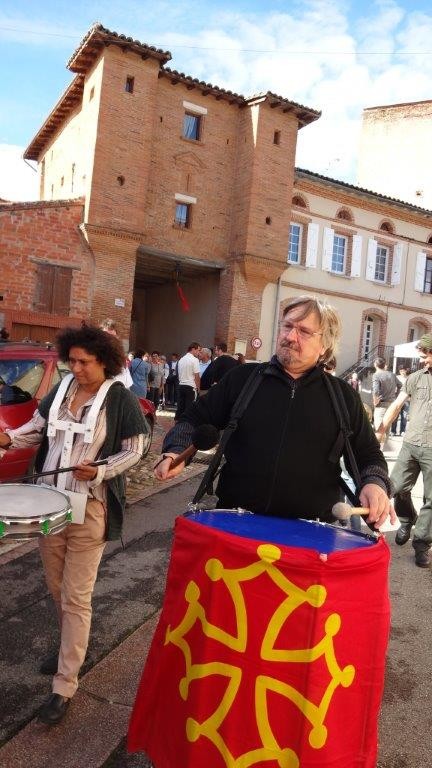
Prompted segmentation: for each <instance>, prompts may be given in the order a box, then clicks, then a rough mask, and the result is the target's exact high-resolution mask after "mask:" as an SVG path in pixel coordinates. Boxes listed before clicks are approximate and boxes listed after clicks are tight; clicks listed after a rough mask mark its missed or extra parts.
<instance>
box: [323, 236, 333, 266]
mask: <svg viewBox="0 0 432 768" xmlns="http://www.w3.org/2000/svg"><path fill="white" fill-rule="evenodd" d="M333 240H334V232H333V230H332V228H331V227H324V232H323V256H322V268H323V269H325V270H326V271H327V272H331V268H332V258H333Z"/></svg>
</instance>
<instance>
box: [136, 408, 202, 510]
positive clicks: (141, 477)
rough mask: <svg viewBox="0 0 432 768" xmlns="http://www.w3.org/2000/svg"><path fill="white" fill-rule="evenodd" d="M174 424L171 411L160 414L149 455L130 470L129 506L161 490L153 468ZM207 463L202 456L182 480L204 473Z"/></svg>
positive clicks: (188, 468)
mask: <svg viewBox="0 0 432 768" xmlns="http://www.w3.org/2000/svg"><path fill="white" fill-rule="evenodd" d="M173 424H174V413H173V412H171V413H170V412H169V411H163V412H162V413H159V412H158V415H157V424H156V425H155V428H154V432H153V440H152V445H151V449H150V451H149V453H148V454H147V456H146V457H145V459H143V460H142V461H140V462H139V464H136V465H135V466H134V467H133V468H132V469H131V470H129V472H128V474H127V477H126V482H127V491H126V495H127V506H130V505H131V504H135V502H137V501H140V500H141V499H143V498H145V496H148V495H149V493H151V492H154V491H157V490H161V489H162V485H161V483H160V481H159V480H156V478H155V477H154V475H153V466H154V464H155V463H156V461H157V459H158V457H159V455H160V453H161V450H162V443H163V439H164V437H165V434H166V433H167V431H168V430H169V429H170V428H171V427H172V425H173ZM205 463H207V462H206V459H205V454H201V458H199V459H198V461H195V462H192V463H191V464H189V466H188V467H186V468H185V469H184V470H183V472H182V474H181V480H185V479H186V478H187V477H194V475H197V474H200V473H202V472H203V464H205ZM178 482H179V480H178V478H174V479H173V480H171V481H167V482H165V483H164V484H163V487H164V488H168V487H169V486H170V485H174V484H176V483H178Z"/></svg>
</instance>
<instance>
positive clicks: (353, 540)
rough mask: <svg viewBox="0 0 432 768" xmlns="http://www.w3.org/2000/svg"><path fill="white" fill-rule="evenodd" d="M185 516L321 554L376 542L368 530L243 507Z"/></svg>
mask: <svg viewBox="0 0 432 768" xmlns="http://www.w3.org/2000/svg"><path fill="white" fill-rule="evenodd" d="M185 517H186V518H187V519H188V520H193V521H195V522H196V523H200V524H201V525H207V526H209V527H210V528H218V529H219V530H221V531H224V532H225V533H231V534H233V535H234V536H240V537H242V538H246V539H257V540H259V541H265V542H270V543H272V544H283V545H285V546H290V547H303V548H306V549H315V550H317V551H318V552H322V553H325V554H330V553H331V552H343V551H347V550H351V549H359V548H361V547H370V546H373V545H374V544H376V543H377V537H376V535H375V534H373V533H372V532H371V533H370V534H367V533H361V532H357V531H349V530H347V529H346V528H339V527H337V526H335V525H328V524H327V523H317V522H315V521H313V520H296V519H294V520H292V519H284V518H281V517H267V515H255V514H252V513H251V512H247V511H246V510H244V511H241V512H239V511H237V510H232V509H230V510H228V509H214V510H201V511H199V512H186V514H185Z"/></svg>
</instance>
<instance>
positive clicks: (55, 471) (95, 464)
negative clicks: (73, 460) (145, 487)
mask: <svg viewBox="0 0 432 768" xmlns="http://www.w3.org/2000/svg"><path fill="white" fill-rule="evenodd" d="M102 464H108V459H100V460H99V461H91V462H90V463H89V464H86V467H100V466H101V465H102ZM75 469H78V466H77V465H75V466H74V467H60V469H48V470H47V471H46V472H35V473H34V474H33V475H23V476H22V477H11V479H10V481H8V480H6V481H5V480H2V482H3V483H4V482H6V483H7V482H12V481H13V482H14V483H20V482H21V481H22V480H35V479H36V478H37V477H48V475H59V474H60V473H61V472H73V471H74V470H75Z"/></svg>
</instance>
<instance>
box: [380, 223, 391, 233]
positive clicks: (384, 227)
mask: <svg viewBox="0 0 432 768" xmlns="http://www.w3.org/2000/svg"><path fill="white" fill-rule="evenodd" d="M380 230H381V231H382V232H389V233H390V234H391V235H392V234H393V233H394V226H393V224H392V223H391V222H390V221H383V223H382V224H381V225H380Z"/></svg>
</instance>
